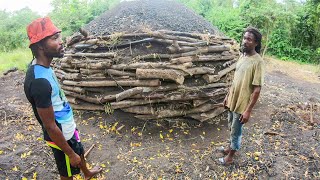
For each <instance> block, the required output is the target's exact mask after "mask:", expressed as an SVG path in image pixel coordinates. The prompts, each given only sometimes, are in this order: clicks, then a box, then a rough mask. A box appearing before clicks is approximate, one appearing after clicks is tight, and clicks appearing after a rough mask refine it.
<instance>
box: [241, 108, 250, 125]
mask: <svg viewBox="0 0 320 180" xmlns="http://www.w3.org/2000/svg"><path fill="white" fill-rule="evenodd" d="M250 114H251V112H250V111H245V112H244V113H243V114H242V115H241V116H240V123H241V124H245V123H247V122H248V121H249V118H250Z"/></svg>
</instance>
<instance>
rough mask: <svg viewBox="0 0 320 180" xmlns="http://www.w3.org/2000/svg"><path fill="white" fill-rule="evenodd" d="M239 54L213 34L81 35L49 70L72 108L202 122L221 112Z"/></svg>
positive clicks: (234, 46) (230, 42)
mask: <svg viewBox="0 0 320 180" xmlns="http://www.w3.org/2000/svg"><path fill="white" fill-rule="evenodd" d="M238 55H239V48H238V45H237V44H236V42H235V41H234V40H232V39H229V38H226V37H219V36H215V35H208V34H196V33H187V32H177V31H165V30H159V31H148V32H140V33H131V34H124V33H116V34H113V35H108V36H89V35H88V33H84V32H82V34H79V35H76V36H73V37H72V38H69V39H68V41H67V51H66V54H65V56H64V57H63V58H61V59H58V60H56V61H55V63H54V65H53V67H54V69H55V73H56V76H57V77H58V79H59V80H60V81H61V84H62V88H63V89H64V92H65V94H66V96H67V98H68V100H69V102H70V103H71V105H72V107H73V108H74V109H81V110H95V111H106V112H112V111H113V110H115V109H121V110H122V111H125V112H128V113H133V114H134V115H135V117H136V118H139V119H143V120H153V119H168V118H169V119H181V118H193V119H196V120H199V121H206V120H208V119H212V118H214V117H216V116H217V115H219V114H221V113H222V112H223V111H224V109H223V107H221V103H222V101H223V99H224V97H225V95H226V93H227V88H228V87H229V86H230V82H231V80H232V75H233V70H234V69H235V62H236V59H237V58H238Z"/></svg>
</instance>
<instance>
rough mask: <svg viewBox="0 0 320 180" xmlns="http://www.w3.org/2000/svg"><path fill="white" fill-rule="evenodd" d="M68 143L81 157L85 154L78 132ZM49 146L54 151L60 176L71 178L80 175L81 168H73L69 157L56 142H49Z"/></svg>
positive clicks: (76, 131) (75, 132)
mask: <svg viewBox="0 0 320 180" xmlns="http://www.w3.org/2000/svg"><path fill="white" fill-rule="evenodd" d="M67 143H68V144H69V146H70V147H71V148H72V149H73V151H74V152H75V153H77V154H78V155H79V156H81V155H82V154H84V149H83V146H82V144H81V142H80V138H79V133H78V130H75V131H74V135H73V136H72V138H71V139H69V140H68V141H67ZM47 145H48V146H50V147H51V149H52V152H53V155H54V158H55V160H56V164H57V167H58V171H59V174H60V176H63V177H71V176H73V175H75V174H79V173H80V168H76V167H72V166H71V164H70V160H69V157H68V156H67V155H66V154H65V153H64V152H63V151H62V150H61V149H60V148H59V147H58V146H57V145H56V144H55V143H54V142H50V141H47Z"/></svg>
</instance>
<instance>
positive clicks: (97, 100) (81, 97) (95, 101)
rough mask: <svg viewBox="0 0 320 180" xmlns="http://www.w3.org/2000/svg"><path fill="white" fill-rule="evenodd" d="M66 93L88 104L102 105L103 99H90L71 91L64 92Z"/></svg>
mask: <svg viewBox="0 0 320 180" xmlns="http://www.w3.org/2000/svg"><path fill="white" fill-rule="evenodd" d="M64 93H65V94H66V95H68V96H72V97H75V98H78V99H81V100H83V101H86V102H90V103H94V104H101V99H102V98H101V97H96V98H94V97H89V96H86V95H81V94H77V93H75V92H71V91H64Z"/></svg>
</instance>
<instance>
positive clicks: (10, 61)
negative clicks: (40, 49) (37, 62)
mask: <svg viewBox="0 0 320 180" xmlns="http://www.w3.org/2000/svg"><path fill="white" fill-rule="evenodd" d="M31 59H32V54H31V51H30V49H29V48H27V49H16V50H13V51H10V52H0V73H3V72H4V71H6V70H8V69H10V68H13V67H17V68H18V69H19V70H22V71H25V70H26V69H27V65H28V63H29V62H30V61H31Z"/></svg>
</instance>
